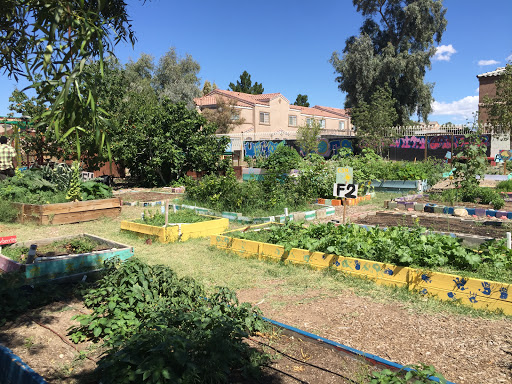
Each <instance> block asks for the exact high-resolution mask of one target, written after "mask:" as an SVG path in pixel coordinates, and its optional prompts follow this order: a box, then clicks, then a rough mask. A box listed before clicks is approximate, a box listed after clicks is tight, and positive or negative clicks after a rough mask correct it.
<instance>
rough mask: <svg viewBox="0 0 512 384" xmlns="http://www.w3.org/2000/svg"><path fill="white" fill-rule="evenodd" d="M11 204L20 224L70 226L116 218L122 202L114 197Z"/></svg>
mask: <svg viewBox="0 0 512 384" xmlns="http://www.w3.org/2000/svg"><path fill="white" fill-rule="evenodd" d="M13 204H14V206H16V207H17V208H18V209H19V211H20V214H19V216H18V221H19V222H20V223H27V222H34V223H37V224H70V223H79V222H82V221H90V220H96V219H99V218H100V217H117V216H119V214H120V213H121V206H122V201H121V199H120V198H119V197H114V198H111V199H102V200H88V201H74V202H70V203H58V204H44V205H36V204H22V203H13Z"/></svg>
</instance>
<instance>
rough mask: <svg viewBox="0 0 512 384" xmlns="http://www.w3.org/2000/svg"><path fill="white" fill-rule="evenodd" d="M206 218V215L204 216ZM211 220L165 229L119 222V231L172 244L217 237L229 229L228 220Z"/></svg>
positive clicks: (175, 225)
mask: <svg viewBox="0 0 512 384" xmlns="http://www.w3.org/2000/svg"><path fill="white" fill-rule="evenodd" d="M205 216H206V215H205ZM209 217H213V218H214V219H213V220H209V221H202V222H199V223H190V224H186V223H184V224H173V223H169V226H167V227H156V226H154V225H147V224H140V223H134V222H133V221H125V220H123V221H121V229H123V230H126V231H131V232H135V233H137V234H138V235H139V237H148V236H151V237H156V238H157V239H158V241H159V242H161V243H172V242H175V241H178V240H181V241H185V240H188V239H192V238H196V237H208V236H211V235H218V234H219V233H222V232H224V231H225V230H226V229H228V227H229V219H226V218H218V217H214V216H209Z"/></svg>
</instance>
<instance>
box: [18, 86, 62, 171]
mask: <svg viewBox="0 0 512 384" xmlns="http://www.w3.org/2000/svg"><path fill="white" fill-rule="evenodd" d="M9 101H10V103H11V104H9V110H10V111H12V112H16V113H18V114H20V115H21V116H26V117H28V121H27V128H28V127H30V129H25V130H22V131H21V141H22V145H23V149H24V152H25V153H26V154H30V155H33V156H35V158H36V159H37V161H38V162H39V163H40V164H42V162H43V159H44V156H56V155H58V154H59V150H58V143H57V139H56V137H55V135H54V132H53V131H52V130H48V129H46V127H45V126H43V125H39V124H37V120H36V118H37V116H41V115H42V114H43V113H44V112H45V111H46V110H47V109H48V102H46V101H44V100H42V99H40V98H37V97H30V98H29V97H28V96H27V94H26V93H25V92H23V91H20V90H19V89H18V88H15V89H14V91H13V92H12V94H11V96H10V97H9ZM28 131H32V132H28Z"/></svg>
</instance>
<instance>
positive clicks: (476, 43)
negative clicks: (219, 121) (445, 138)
mask: <svg viewBox="0 0 512 384" xmlns="http://www.w3.org/2000/svg"><path fill="white" fill-rule="evenodd" d="M443 3H444V6H445V8H447V15H446V18H447V20H448V26H447V29H446V32H445V33H444V35H443V39H442V42H441V44H440V49H439V51H438V58H437V59H435V60H433V61H432V69H431V70H430V71H428V72H427V76H426V80H427V81H429V82H434V83H435V88H434V99H435V103H434V113H432V114H431V115H430V116H429V119H430V120H434V121H439V122H440V123H445V122H448V121H450V122H453V123H464V122H467V121H469V120H472V112H474V111H476V109H477V105H478V90H477V88H478V80H477V78H476V75H477V74H480V73H484V72H487V71H491V70H494V69H496V68H497V67H499V66H503V65H505V63H506V62H507V58H508V60H512V23H511V22H510V15H512V1H510V0H486V1H481V0H464V1H463V0H445V1H444V2H443ZM128 4H129V14H130V16H131V18H132V20H133V26H134V29H135V32H136V34H137V38H138V42H137V43H136V45H135V47H134V48H132V47H131V45H130V46H129V45H126V44H120V45H118V46H117V48H116V54H117V56H118V58H119V59H120V60H121V61H122V62H127V61H128V60H130V59H132V60H136V59H137V58H138V57H139V55H140V54H141V53H148V54H151V55H153V56H154V57H155V59H158V58H159V57H160V56H162V55H163V54H164V53H165V52H166V51H168V50H169V48H170V47H172V46H174V47H176V50H177V52H178V53H179V54H180V55H182V56H183V55H185V54H187V53H188V54H190V55H192V57H193V58H194V59H195V60H196V61H198V62H199V64H200V65H201V72H200V77H201V84H202V82H203V81H204V80H209V81H210V82H213V81H215V83H216V84H217V85H218V87H219V88H221V89H227V88H228V84H229V83H230V82H236V80H237V79H238V78H239V76H240V74H241V73H242V72H243V71H244V70H247V71H248V72H249V73H250V74H251V79H252V81H253V82H254V81H258V82H260V83H263V86H264V88H265V93H271V92H281V93H282V94H283V95H284V96H285V97H286V98H288V100H290V103H293V102H294V101H295V97H296V96H297V94H299V93H301V94H307V95H308V97H309V102H310V104H311V105H324V106H330V107H339V108H342V107H343V103H344V100H345V95H344V94H343V93H341V92H340V91H339V90H338V88H337V84H336V83H335V81H334V79H335V77H336V75H335V74H334V70H333V67H332V66H331V64H329V58H330V57H331V54H332V53H333V52H334V51H340V52H341V51H342V50H343V47H344V45H345V39H346V38H347V37H349V36H351V35H357V34H358V32H359V27H360V25H361V22H362V17H361V16H360V15H359V14H358V13H357V12H356V11H355V8H354V7H353V5H352V1H349V0H338V1H333V0H317V1H315V2H305V1H283V0H281V1H267V0H260V1H256V2H252V1H251V2H249V1H232V0H229V1H215V2H214V1H204V0H199V1H195V2H190V1H186V2H185V1H170V0H152V1H148V2H146V4H144V5H143V4H142V1H138V0H128ZM15 86H16V84H15V82H14V81H13V80H10V79H8V78H7V77H6V76H5V75H1V76H0V115H2V116H5V115H6V114H7V113H8V112H9V110H8V105H9V102H8V98H9V95H10V94H11V93H12V91H13V89H14V87H15ZM20 86H21V87H22V86H23V85H19V87H20Z"/></svg>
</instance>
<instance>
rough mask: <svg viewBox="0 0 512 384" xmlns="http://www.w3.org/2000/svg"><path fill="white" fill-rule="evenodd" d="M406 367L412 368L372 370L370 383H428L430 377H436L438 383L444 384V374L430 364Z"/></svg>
mask: <svg viewBox="0 0 512 384" xmlns="http://www.w3.org/2000/svg"><path fill="white" fill-rule="evenodd" d="M408 368H411V369H412V370H409V371H406V370H403V369H401V370H399V371H391V370H390V369H383V370H382V371H378V372H373V374H372V379H371V380H370V384H430V383H432V382H433V381H432V380H430V379H429V378H430V377H437V378H438V379H439V383H441V384H446V379H445V378H444V376H443V375H442V374H441V373H439V372H437V371H436V369H435V368H434V367H433V366H432V365H425V364H421V365H412V366H409V367H408Z"/></svg>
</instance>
